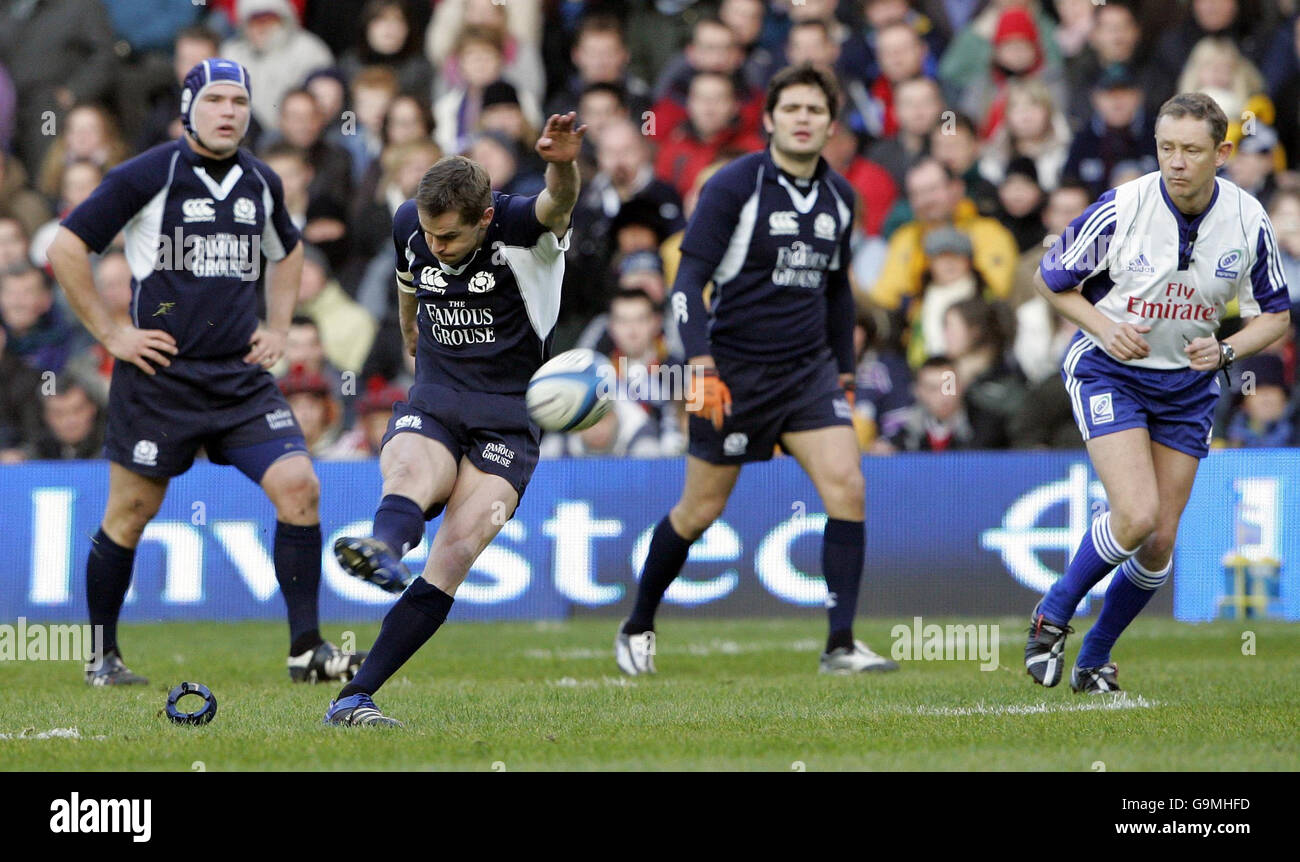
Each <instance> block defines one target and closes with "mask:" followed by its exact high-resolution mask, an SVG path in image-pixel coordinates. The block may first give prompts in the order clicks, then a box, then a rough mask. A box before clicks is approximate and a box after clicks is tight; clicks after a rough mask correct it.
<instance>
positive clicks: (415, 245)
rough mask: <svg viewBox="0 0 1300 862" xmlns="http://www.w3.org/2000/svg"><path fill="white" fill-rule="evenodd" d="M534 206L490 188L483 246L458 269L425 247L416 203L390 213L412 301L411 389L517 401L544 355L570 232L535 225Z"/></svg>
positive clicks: (401, 280) (403, 284)
mask: <svg viewBox="0 0 1300 862" xmlns="http://www.w3.org/2000/svg"><path fill="white" fill-rule="evenodd" d="M536 203H537V196H536V195H531V196H529V197H520V196H518V195H506V194H501V193H499V192H493V193H492V206H493V207H494V208H495V213H494V214H493V216H492V222H491V224H489V225H488V229H487V233H486V234H485V236H484V237H483V242H482V243H481V244H480V245H479V247H478V248H477V249H475V250H474V251H472V252H470V254H469V256H468V257H467V258H465V259H464V260H462V261H461V263H460V265H459V266H450V265H448V264H446V263H443V262H442V261H439V260H438V259H437V258H436V257H434V255H433V252H431V251H430V250H429V246H428V243H426V242H425V239H424V231H423V230H422V229H421V227H420V220H419V215H418V214H417V212H416V206H415V201H414V200H408V201H407V202H406V203H404V204H402V205H401V206H400V207H398V209H397V214H396V215H395V216H393V242H394V244H395V245H396V247H397V281H398V285H399V287H400V288H401V289H402V290H404V291H406V292H407V293H414V294H415V295H416V299H417V301H418V306H417V307H418V311H417V314H416V327H417V328H418V330H419V342H418V345H417V347H416V352H415V380H416V383H417V384H419V383H438V384H441V385H443V386H448V387H450V388H452V389H457V390H460V391H464V392H484V393H491V394H494V395H522V394H523V393H524V391H525V390H526V389H527V388H528V381H529V379H530V378H531V377H532V376H533V372H534V371H536V370H537V369H538V367H539V366H540V365H541V364H542V363H543V362H545V361H546V359H547V358H548V357H549V356H550V350H551V336H552V334H553V331H554V329H555V321H556V319H557V318H558V316H559V311H560V284H561V282H562V281H563V280H564V252H565V250H566V249H567V248H568V247H569V237H570V235H571V234H572V230H569V231H566V233H565V235H564V238H563V239H561V238H559V237H557V236H556V235H555V234H554V233H552V232H551V230H550V228H548V227H546V226H545V225H543V224H542V223H541V222H539V221H538V220H537V215H536V211H535V210H534V206H535V205H536Z"/></svg>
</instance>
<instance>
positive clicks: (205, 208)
mask: <svg viewBox="0 0 1300 862" xmlns="http://www.w3.org/2000/svg"><path fill="white" fill-rule="evenodd" d="M181 216H182V218H184V220H185V221H186V222H187V223H188V222H195V221H216V220H217V211H216V210H215V209H213V207H212V198H190V199H189V200H187V201H185V202H184V203H182V204H181Z"/></svg>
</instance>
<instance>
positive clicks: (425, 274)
mask: <svg viewBox="0 0 1300 862" xmlns="http://www.w3.org/2000/svg"><path fill="white" fill-rule="evenodd" d="M420 287H423V288H424V289H425V290H431V291H433V292H434V293H446V292H447V279H445V278H443V275H442V273H441V272H439V271H438V270H437V269H435V268H434V267H432V266H426V267H425V268H424V269H422V270H420Z"/></svg>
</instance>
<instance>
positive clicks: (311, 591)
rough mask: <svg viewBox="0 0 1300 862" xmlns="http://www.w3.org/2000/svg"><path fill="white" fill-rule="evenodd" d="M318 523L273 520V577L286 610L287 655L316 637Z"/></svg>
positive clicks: (314, 644)
mask: <svg viewBox="0 0 1300 862" xmlns="http://www.w3.org/2000/svg"><path fill="white" fill-rule="evenodd" d="M320 549H321V535H320V524H312V525H311V526H309V527H303V526H298V525H296V524H286V523H285V522H284V521H276V522H275V548H274V550H273V552H272V553H273V554H274V558H275V579H276V580H277V581H279V582H280V594H281V595H283V596H284V604H285V606H286V607H287V608H288V611H289V644H290V645H289V655H302V654H303V653H304V652H306V651H307V650H309V649H315V648H316V647H318V646H320V645H321V643H322V642H323V641H322V639H321V636H320V614H319V610H318V607H319V595H320Z"/></svg>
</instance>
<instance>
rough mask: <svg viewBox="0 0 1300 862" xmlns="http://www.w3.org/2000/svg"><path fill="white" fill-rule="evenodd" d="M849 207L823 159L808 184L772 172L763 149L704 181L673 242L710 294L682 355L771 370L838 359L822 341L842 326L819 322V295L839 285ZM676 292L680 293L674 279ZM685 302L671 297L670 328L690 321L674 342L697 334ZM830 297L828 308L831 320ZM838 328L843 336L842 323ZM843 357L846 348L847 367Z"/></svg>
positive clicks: (823, 306)
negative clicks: (693, 262)
mask: <svg viewBox="0 0 1300 862" xmlns="http://www.w3.org/2000/svg"><path fill="white" fill-rule="evenodd" d="M853 204H854V193H853V188H852V186H850V185H849V183H848V181H847V180H845V179H844V178H843V177H842V176H840V175H839V174H837V173H836V172H835V171H833V170H831V169H830V167H829V165H827V163H826V160H825V159H819V160H818V164H817V169H816V171H815V172H814V173H813V176H812V177H811V178H808V179H802V178H796V177H793V176H791V175H790V174H787V173H786V172H785V171H783V170H781V169H780V168H779V167H777V165H776V162H774V161H773V160H772V156H771V154H770V152H769V151H768V150H766V149H765V150H763V151H761V152H757V153H750V154H749V155H746V156H742V157H740V158H738V159H736V160H735V161H733V162H731V163H730V164H728V165H726V166H725V167H723V168H722V169H721V170H719V171H718V172H717V173H716V174H715V175H714V176H713V177H712V178H710V179H709V181H708V182H707V183H706V184H705V185H704V188H703V189H702V190H701V193H700V199H699V203H698V205H697V206H696V208H695V212H694V213H693V214H692V216H691V221H690V224H689V225H687V228H686V234H685V236H684V237H683V239H682V254H683V255H684V256H688V257H693V258H696V259H697V260H698V261H700V262H702V263H703V265H704V269H707V270H708V271H709V275H708V277H709V278H710V279H711V280H712V281H713V288H714V290H713V299H712V307H711V309H710V315H709V317H710V320H709V322H708V328H707V338H708V345H707V349H705V348H704V346H703V345H698V346H697V345H694V344H687V352H688V355H695V354H694V353H692V350H693V349H694V350H699V351H701V352H708V353H713V354H716V355H722V356H726V357H729V358H733V359H743V360H749V361H755V362H766V363H778V362H785V361H788V360H791V359H795V358H797V357H800V356H803V355H805V354H810V353H816V352H820V351H822V350H825V349H826V348H827V347H830V348H831V349H832V351H833V352H835V353H836V354H837V356H838V354H840V353H842V352H843V349H842V348H843V345H839V344H830V343H829V341H828V337H827V336H828V326H829V327H830V328H831V329H832V330H835V329H839V328H842V327H840V326H839V325H838V324H839V323H841V322H839V321H828V295H827V293H828V291H827V289H828V287H835V288H837V289H838V288H839V287H840V285H841V284H843V285H847V281H846V279H845V278H844V276H845V275H846V272H845V271H844V270H847V267H848V265H849V256H850V251H849V236H850V232H851V231H852V229H853ZM686 264H687V260H686V259H685V258H684V259H683V267H684V268H685V270H686V271H687V272H690V271H693V269H694V268H693V267H687V266H686ZM679 272H680V271H679ZM832 282H837V283H836V284H835V285H832ZM677 287H678V289H682V288H686V289H688V290H689V289H690V288H689V286H687V285H683V283H682V278H681V276H680V275H679V278H678V283H677ZM687 299H688V297H686V296H684V295H680V294H675V295H674V296H673V299H672V304H673V307H672V311H673V313H674V315H676V317H677V319H678V321H679V322H684V318H687V317H689V318H690V324H689V325H688V326H685V327H683V329H682V332H683V338H684V339H688V340H698V339H692V338H690V337H689V336H688V332H687V330H688V329H689V330H693V331H694V333H695V334H699V333H700V329H699V326H698V322H697V320H696V318H697V316H698V315H697V314H688V310H687V306H688V302H687ZM691 299H693V297H691ZM840 299H842V298H841V297H836V298H833V299H832V301H831V308H832V309H834V310H835V313H836V314H838V313H840V311H841V310H842V309H841V306H842V304H843V303H841V302H840V301H839V300H840ZM689 304H690V305H694V302H691V303H689ZM848 313H849V314H850V316H851V315H852V310H851V308H850V309H849V312H848ZM847 331H848V332H849V334H850V338H851V333H852V321H851V320H849V321H847ZM836 340H837V341H838V340H841V339H839V338H838V337H837V338H836ZM850 345H851V342H850ZM851 360H852V354H851V347H850V352H849V356H848V361H849V363H850V370H851Z"/></svg>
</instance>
